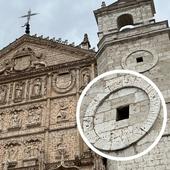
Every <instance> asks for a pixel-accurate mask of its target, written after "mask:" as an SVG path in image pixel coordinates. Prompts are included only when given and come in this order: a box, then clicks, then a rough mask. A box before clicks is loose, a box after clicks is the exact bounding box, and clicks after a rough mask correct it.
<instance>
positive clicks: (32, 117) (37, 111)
mask: <svg viewBox="0 0 170 170" xmlns="http://www.w3.org/2000/svg"><path fill="white" fill-rule="evenodd" d="M41 114H42V107H41V106H34V107H32V108H30V109H29V111H28V124H40V123H41Z"/></svg>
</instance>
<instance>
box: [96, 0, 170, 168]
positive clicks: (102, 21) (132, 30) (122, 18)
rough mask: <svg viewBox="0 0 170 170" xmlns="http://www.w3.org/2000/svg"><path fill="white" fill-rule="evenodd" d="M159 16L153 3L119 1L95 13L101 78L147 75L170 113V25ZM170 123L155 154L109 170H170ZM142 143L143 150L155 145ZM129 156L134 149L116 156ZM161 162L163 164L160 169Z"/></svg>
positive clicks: (150, 0)
mask: <svg viewBox="0 0 170 170" xmlns="http://www.w3.org/2000/svg"><path fill="white" fill-rule="evenodd" d="M155 13H156V11H155V6H154V2H153V0H117V1H116V2H114V3H112V4H111V5H108V6H107V5H106V4H105V2H103V3H102V6H101V8H100V9H97V10H95V11H94V15H95V18H96V21H97V25H98V37H99V43H98V48H99V50H98V53H97V56H96V58H97V69H98V74H102V73H104V72H107V71H111V70H115V69H128V70H134V71H137V72H139V73H142V74H144V75H145V76H147V77H148V78H150V79H151V80H152V81H153V82H154V83H155V84H156V85H157V86H158V88H159V89H160V90H161V92H162V94H163V95H164V98H165V101H166V104H167V109H168V112H169V109H170V93H168V92H169V90H170V79H169V68H170V28H169V25H168V21H160V22H156V21H155V19H154V15H155ZM168 120H169V121H168V122H167V127H166V130H165V132H164V135H163V137H162V139H161V140H160V142H159V143H158V145H157V146H156V147H155V148H154V149H153V150H152V151H151V152H149V153H148V154H146V155H144V156H143V157H141V158H140V159H136V160H132V161H126V162H114V161H108V170H112V169H116V170H120V169H121V170H126V169H134V170H137V169H154V168H155V169H169V163H168V162H169V161H168V157H170V152H168V150H167V149H165V148H166V147H167V146H169V145H170V140H169V139H170V128H169V127H170V114H168ZM159 128H160V127H159V124H156V125H155V126H154V127H153V129H152V130H153V131H151V132H152V134H154V135H153V136H156V133H157V132H158V131H159V130H158V129H159ZM138 142H139V143H140V146H139V147H141V148H142V147H143V146H144V145H146V144H149V143H150V142H153V141H152V139H147V140H146V141H144V140H140V141H138ZM131 147H132V148H133V147H135V144H133V145H132V146H131ZM129 152H131V148H127V149H123V150H121V151H120V152H119V151H117V152H116V153H115V154H116V155H119V154H120V153H121V154H122V153H123V154H124V155H127V153H129ZM158 157H159V158H158ZM158 159H159V160H158ZM148 160H153V161H152V163H151V162H149V161H148ZM159 161H160V162H161V164H159V165H158V164H157V162H159ZM127 167H129V168H127Z"/></svg>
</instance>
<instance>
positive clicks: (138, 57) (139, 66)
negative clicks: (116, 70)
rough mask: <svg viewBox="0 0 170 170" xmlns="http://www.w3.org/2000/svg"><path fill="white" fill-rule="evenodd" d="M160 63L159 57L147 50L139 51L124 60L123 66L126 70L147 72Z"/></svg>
mask: <svg viewBox="0 0 170 170" xmlns="http://www.w3.org/2000/svg"><path fill="white" fill-rule="evenodd" d="M157 62H158V56H157V55H153V54H152V53H151V52H149V51H146V50H138V51H135V52H133V53H131V54H130V55H128V56H125V57H123V58H122V62H121V65H122V67H123V68H124V69H130V70H134V71H137V72H141V73H143V72H146V71H148V70H150V69H151V68H153V67H154V66H155V65H156V64H157Z"/></svg>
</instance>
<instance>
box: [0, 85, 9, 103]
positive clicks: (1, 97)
mask: <svg viewBox="0 0 170 170" xmlns="http://www.w3.org/2000/svg"><path fill="white" fill-rule="evenodd" d="M7 91H8V87H7V85H0V105H3V104H6V98H7Z"/></svg>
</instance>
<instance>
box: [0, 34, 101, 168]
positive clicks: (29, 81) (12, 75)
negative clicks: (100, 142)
mask: <svg viewBox="0 0 170 170" xmlns="http://www.w3.org/2000/svg"><path fill="white" fill-rule="evenodd" d="M0 57H1V61H0V66H1V69H0V82H1V84H0V150H1V152H0V170H7V169H11V170H14V169H18V170H19V169H22V170H45V169H49V170H56V169H76V170H78V169H82V170H87V169H89V170H90V169H91V170H92V169H94V166H103V164H102V163H100V165H95V164H94V163H93V160H94V159H96V158H95V156H94V154H92V153H91V151H90V150H89V149H88V148H87V147H86V146H85V144H84V143H83V142H82V140H81V138H80V136H79V134H78V132H77V129H76V120H75V119H76V118H75V117H76V116H75V111H76V103H77V100H78V98H79V95H80V93H81V91H82V87H85V86H86V85H87V83H88V82H89V81H90V80H91V79H92V78H94V76H95V64H96V63H95V62H96V60H95V52H94V51H92V50H90V49H83V48H80V47H73V46H71V45H65V44H62V43H59V42H54V41H52V40H46V39H42V38H40V37H34V36H29V35H23V36H22V37H21V38H19V39H18V40H16V41H15V42H13V43H11V44H10V45H9V46H7V47H5V48H4V49H2V50H1V51H0ZM99 159H101V158H99ZM101 160H102V159H101Z"/></svg>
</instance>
